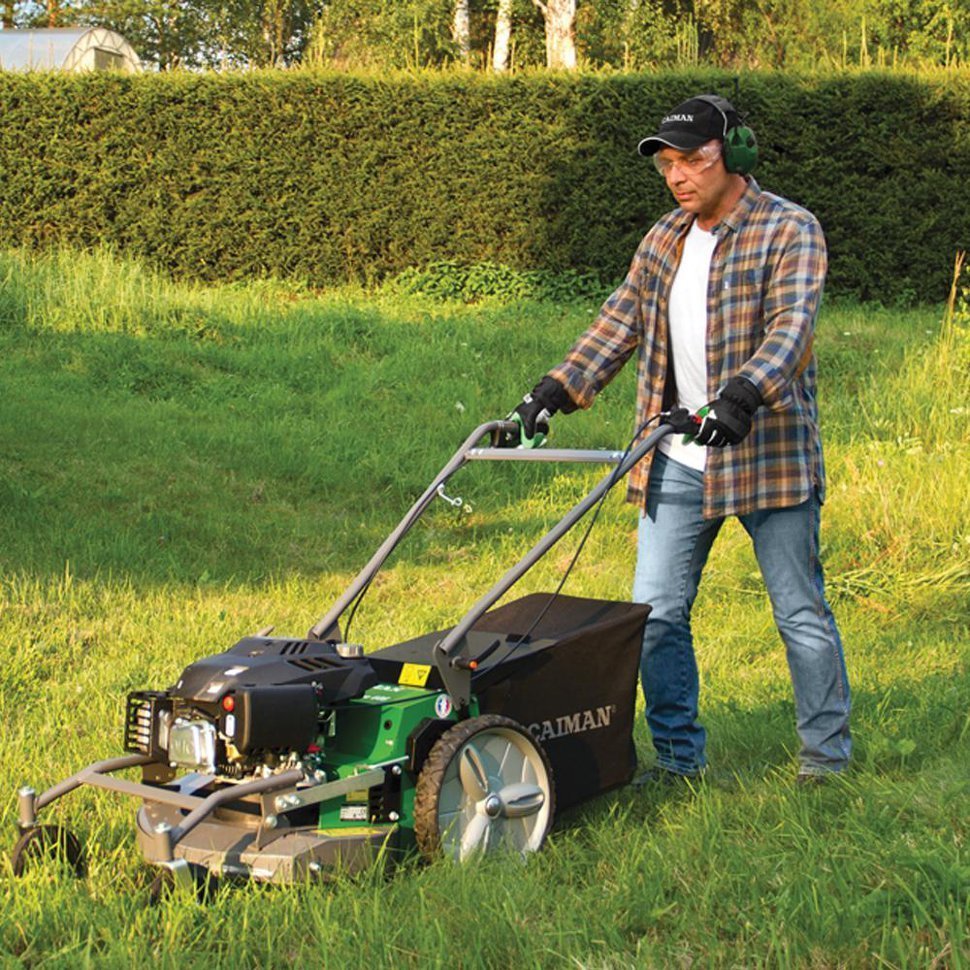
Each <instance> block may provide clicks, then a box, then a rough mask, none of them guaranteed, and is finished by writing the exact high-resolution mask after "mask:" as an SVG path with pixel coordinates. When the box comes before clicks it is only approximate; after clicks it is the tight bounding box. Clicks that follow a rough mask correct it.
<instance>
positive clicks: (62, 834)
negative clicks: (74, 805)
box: [10, 825, 84, 876]
mask: <svg viewBox="0 0 970 970" xmlns="http://www.w3.org/2000/svg"><path fill="white" fill-rule="evenodd" d="M41 861H45V862H53V863H60V864H61V865H63V866H65V867H66V868H68V869H69V870H70V872H71V873H72V874H73V875H75V876H83V875H84V856H83V853H82V852H81V843H80V842H79V841H78V839H77V836H76V835H74V833H73V832H70V831H68V830H67V829H66V828H63V827H62V826H60V825H37V826H34V828H31V829H27V831H26V832H24V833H23V835H21V836H20V838H19V839H17V844H16V845H15V846H14V847H13V851H12V852H11V853H10V864H11V866H12V868H13V874H14V875H15V876H22V875H23V874H24V873H25V872H26V871H27V869H28V868H29V867H30V866H32V865H34V864H35V863H37V862H41Z"/></svg>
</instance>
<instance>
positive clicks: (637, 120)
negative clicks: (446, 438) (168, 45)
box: [0, 71, 970, 301]
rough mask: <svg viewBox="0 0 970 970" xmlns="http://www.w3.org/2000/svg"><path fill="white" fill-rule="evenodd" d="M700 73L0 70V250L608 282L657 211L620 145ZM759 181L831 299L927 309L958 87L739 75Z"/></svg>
mask: <svg viewBox="0 0 970 970" xmlns="http://www.w3.org/2000/svg"><path fill="white" fill-rule="evenodd" d="M733 82H734V78H733V77H732V76H730V75H725V74H723V73H718V72H701V71H692V72H671V73H665V74H658V75H615V76H601V75H582V74H579V75H569V74H563V75H559V76H550V75H549V74H546V73H544V72H541V73H534V74H520V75H516V76H514V77H506V78H492V77H487V76H483V75H480V74H475V73H470V72H469V73H457V72H456V73H451V74H440V73H434V72H420V73H417V74H407V75H405V74H395V75H368V76H361V75H357V76H354V75H349V74H342V73H340V74H334V73H317V72H306V71H300V72H269V71H267V72H250V73H247V74H234V75H230V74H206V75H190V74H185V73H182V74H179V73H167V74H161V75H142V76H137V77H123V76H103V75H102V76H85V77H67V76H56V75H33V76H22V75H13V74H0V113H2V115H3V117H4V120H5V124H4V125H3V126H2V128H0V170H3V171H4V173H5V177H4V179H3V180H2V181H0V244H3V245H27V246H32V247H39V248H43V247H45V246H48V245H51V244H53V243H58V242H65V243H70V244H72V245H80V246H86V245H91V244H98V243H100V244H106V245H110V246H113V247H116V248H117V249H118V250H119V251H123V252H125V253H127V254H130V255H131V256H132V257H136V258H145V259H148V260H150V261H151V262H152V263H153V264H154V265H155V266H158V267H160V268H163V269H165V270H168V271H170V272H173V273H175V274H177V275H178V276H180V277H184V278H190V279H204V280H237V279H243V278H251V277H253V276H265V275H274V276H279V277H287V278H291V279H297V280H301V281H304V282H306V283H309V284H310V285H314V286H319V285H323V284H328V283H333V282H339V281H345V280H357V281H363V282H368V283H370V282H376V281H380V280H382V279H386V278H389V277H393V276H394V275H396V274H398V273H400V272H402V271H404V270H405V269H407V268H409V267H418V268H421V267H425V266H427V265H428V264H430V263H432V262H436V261H441V260H451V261H454V262H456V263H459V264H461V265H466V266H471V265H477V264H482V263H494V264H502V265H505V266H509V267H511V268H513V269H515V270H519V271H524V270H541V271H544V272H552V273H562V272H565V271H572V272H576V273H579V274H582V275H586V274H593V275H595V276H597V277H598V278H600V279H601V280H602V281H603V282H604V283H605V284H606V285H609V284H611V283H613V282H615V281H616V280H618V279H619V278H621V277H622V275H623V274H624V272H625V271H626V267H627V266H628V264H629V260H630V258H631V256H632V254H633V252H634V250H635V248H636V245H637V243H638V242H639V240H640V238H641V237H642V235H643V233H644V232H645V230H646V229H647V227H649V226H650V224H651V223H652V222H653V221H654V220H655V219H656V218H658V217H659V216H660V215H661V214H662V213H663V212H665V211H667V210H668V209H669V208H670V207H671V200H670V198H669V194H668V192H667V190H666V188H665V186H664V185H663V183H662V181H661V180H660V179H658V178H657V176H656V174H655V173H654V172H653V170H652V168H651V166H649V165H647V164H645V163H644V161H643V159H641V158H639V157H638V156H637V154H636V151H635V146H636V143H637V140H638V138H639V137H641V136H642V135H643V134H644V133H645V132H647V131H650V130H652V129H653V127H654V126H655V125H656V123H657V119H658V118H659V117H661V116H662V115H663V113H664V111H666V110H667V109H668V108H669V107H670V106H671V105H672V104H676V103H677V102H678V101H680V100H681V99H683V98H684V97H685V96H687V95H688V94H690V93H692V92H695V91H697V90H698V89H701V90H703V89H707V90H720V91H723V92H725V93H728V94H732V93H733V92H732V91H731V90H730V89H731V88H732V87H733ZM738 103H739V105H740V106H741V108H742V109H743V110H744V111H745V112H746V114H747V117H748V120H749V122H750V123H751V124H752V126H753V127H754V129H755V130H756V131H757V132H758V134H759V138H760V145H761V154H762V162H761V164H760V168H759V170H758V172H757V177H758V179H759V181H760V183H761V184H762V186H763V187H765V188H766V189H770V190H772V191H776V192H779V193H781V194H782V195H785V196H787V197H789V198H792V199H793V200H795V201H796V202H798V203H800V204H803V205H805V206H807V207H808V208H809V209H811V210H812V211H814V212H815V213H816V214H817V215H818V216H819V218H820V220H821V222H822V225H823V227H824V229H825V231H826V234H827V238H828V241H829V246H830V256H831V269H830V274H829V286H830V288H831V290H832V291H833V292H841V293H854V294H856V295H858V296H860V297H863V298H866V299H881V300H885V301H898V300H903V301H907V300H909V301H911V300H913V299H924V300H930V301H934V300H939V299H941V298H942V296H943V295H944V294H945V293H946V291H947V288H948V284H949V266H948V265H947V263H948V260H947V258H946V257H945V256H943V255H942V254H945V253H948V252H953V251H955V250H956V249H958V248H964V247H965V246H966V243H967V237H966V231H967V227H968V226H970V194H968V193H967V192H966V191H965V188H966V185H967V183H968V182H970V134H968V132H970V80H968V78H966V77H964V76H962V75H959V76H954V77H946V78H944V77H936V76H934V75H926V76H904V75H890V74H885V73H878V72H872V73H864V74H859V75H852V76H850V75H845V74H840V75H806V76H794V77H789V76H783V75H778V74H773V73H763V74H751V75H748V76H746V77H745V78H744V83H743V87H742V89H741V91H740V93H739V97H738Z"/></svg>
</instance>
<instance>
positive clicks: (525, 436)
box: [495, 376, 576, 448]
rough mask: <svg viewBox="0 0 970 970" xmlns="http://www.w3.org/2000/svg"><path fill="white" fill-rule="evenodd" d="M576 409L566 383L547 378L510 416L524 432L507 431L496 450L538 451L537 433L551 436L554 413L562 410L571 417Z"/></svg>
mask: <svg viewBox="0 0 970 970" xmlns="http://www.w3.org/2000/svg"><path fill="white" fill-rule="evenodd" d="M575 409H576V406H575V405H574V404H573V402H572V399H571V398H570V397H569V395H568V394H567V393H566V389H565V388H564V387H563V386H562V384H560V383H559V381H557V380H556V379H555V378H554V377H548V376H546V377H543V378H542V380H541V381H539V383H538V384H536V386H535V387H534V388H532V390H531V392H530V393H528V394H526V396H525V397H524V398H522V403H521V404H519V406H518V407H517V408H516V409H515V410H514V411H513V412H512V413H511V414H510V415H509V417H510V418H512V417H517V418H518V422H519V423H521V430H519V429H516V430H515V431H503V432H502V433H500V434H499V435H498V436H497V440H496V441H495V447H496V448H518V447H520V446H522V445H524V446H525V447H527V448H534V447H536V442H535V437H536V435H537V434H539V435H543V436H545V435H547V434H549V420H550V419H551V418H552V416H553V415H554V414H557V413H558V412H559V411H563V412H564V413H566V414H568V413H569V412H570V411H574V410H575ZM539 444H541V442H539Z"/></svg>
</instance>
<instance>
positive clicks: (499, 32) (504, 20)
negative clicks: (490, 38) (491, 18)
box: [492, 0, 512, 73]
mask: <svg viewBox="0 0 970 970" xmlns="http://www.w3.org/2000/svg"><path fill="white" fill-rule="evenodd" d="M511 41H512V0H498V8H497V9H496V11H495V43H494V45H493V46H492V70H493V71H497V72H498V73H502V72H503V71H507V70H508V69H509V47H510V46H511Z"/></svg>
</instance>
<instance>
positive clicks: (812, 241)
mask: <svg viewBox="0 0 970 970" xmlns="http://www.w3.org/2000/svg"><path fill="white" fill-rule="evenodd" d="M639 151H640V154H642V155H644V156H647V157H651V158H652V159H653V164H654V165H655V166H656V168H657V171H658V173H659V174H660V176H661V177H663V178H664V179H665V180H666V183H667V187H668V188H669V189H670V191H671V193H673V196H674V198H675V200H676V201H677V206H678V207H677V208H676V209H674V210H673V211H672V212H670V213H668V214H667V215H665V216H664V217H663V218H662V219H660V221H659V222H657V223H656V225H654V226H653V228H652V229H651V230H650V231H649V232H648V233H647V235H646V236H645V237H644V239H643V241H642V242H641V244H640V247H639V248H638V250H637V252H636V255H635V256H634V258H633V262H632V264H631V266H630V271H629V273H628V275H627V277H626V279H625V280H624V281H623V283H622V284H621V285H620V287H619V288H618V289H617V290H616V292H615V293H613V295H612V296H611V297H610V298H609V299H608V300H607V301H606V303H605V304H604V305H603V307H602V309H601V310H600V313H599V315H598V316H597V318H596V320H595V321H594V322H593V324H592V325H591V326H590V328H589V329H588V330H587V331H586V333H584V334H583V335H582V336H581V337H580V338H579V340H578V341H577V342H576V344H575V345H574V346H573V348H572V349H571V350H570V352H569V354H568V355H567V357H566V359H565V360H564V361H563V362H562V363H561V364H560V365H559V366H557V367H555V368H553V370H551V371H550V372H549V374H547V375H546V376H545V377H543V379H542V380H541V381H540V382H539V384H538V385H537V386H536V387H535V388H534V389H533V391H532V393H531V394H527V395H526V396H525V398H524V400H523V402H522V403H521V404H520V405H519V406H518V408H517V409H516V412H515V413H516V414H517V415H518V418H519V419H520V421H521V423H522V427H523V431H522V435H523V437H524V438H532V437H533V436H534V435H535V433H536V431H540V432H543V431H548V420H549V418H550V417H551V416H552V415H554V414H555V413H556V412H557V411H562V412H564V413H569V412H570V411H574V410H576V409H577V408H586V407H589V406H590V405H591V404H592V402H593V398H594V397H595V396H596V394H597V393H598V392H599V391H600V390H602V389H603V387H605V386H606V384H608V383H609V381H610V380H611V379H612V378H613V377H614V376H615V375H616V373H617V372H618V371H619V369H620V368H621V367H622V366H623V364H624V363H625V362H626V361H627V360H628V359H629V358H630V357H631V356H633V354H634V353H636V355H637V380H638V395H637V427H638V428H642V426H643V424H644V422H645V421H646V420H647V419H648V418H649V417H650V416H652V415H656V414H657V413H659V412H660V411H662V410H667V409H670V408H672V407H675V406H679V407H684V408H687V409H688V410H689V411H690V412H696V413H697V414H698V415H699V416H703V422H702V424H701V425H700V428H699V430H698V432H697V434H696V436H695V437H694V438H693V440H689V439H687V438H686V437H685V436H681V435H676V436H668V437H667V438H665V439H664V440H663V442H662V443H661V444H660V446H659V447H658V449H657V451H656V452H655V453H654V454H652V455H648V456H647V457H646V458H645V459H644V460H643V461H642V462H641V463H640V464H639V465H638V466H637V467H636V468H635V469H634V470H633V472H632V473H631V475H630V482H629V492H628V498H629V500H630V501H632V502H634V503H635V504H636V505H638V506H639V507H640V509H641V518H640V526H639V537H638V553H637V566H636V573H635V577H634V583H633V598H634V599H635V600H636V601H638V602H643V603H650V604H651V605H652V607H653V609H652V611H651V614H650V617H649V619H648V621H647V625H646V629H645V634H644V643H643V655H642V660H641V681H642V685H643V692H644V698H645V701H646V717H647V724H648V726H649V728H650V731H651V734H652V737H653V744H654V747H655V748H656V752H657V767H656V768H655V769H654V770H653V771H652V772H650V773H648V774H649V777H650V778H651V779H655V780H658V781H665V780H667V779H670V778H676V777H678V776H696V775H698V774H699V773H700V772H701V771H702V769H703V768H704V766H705V764H706V756H705V740H706V735H705V731H704V728H703V727H702V726H701V725H700V723H699V722H698V690H699V683H698V672H697V663H696V659H695V655H694V647H693V640H692V636H691V626H690V618H691V607H692V605H693V603H694V599H695V596H696V594H697V589H698V584H699V582H700V578H701V573H702V571H703V568H704V565H705V563H706V561H707V557H708V553H709V552H710V549H711V546H712V544H713V542H714V539H715V537H716V536H717V533H718V530H719V529H720V527H721V525H722V523H723V522H724V520H725V518H726V517H727V516H729V515H734V516H737V517H738V519H739V520H740V522H741V524H742V526H743V527H744V528H745V530H746V531H747V533H748V535H749V536H750V537H751V539H752V542H753V545H754V551H755V554H756V556H757V559H758V564H759V566H760V568H761V573H762V576H763V578H764V581H765V585H766V587H767V591H768V594H769V597H770V599H771V605H772V609H773V612H774V617H775V622H776V624H777V626H778V630H779V632H780V634H781V636H782V639H783V640H784V643H785V647H786V651H787V659H788V665H789V671H790V674H791V680H792V686H793V689H794V695H795V710H796V719H797V729H798V733H799V736H800V738H801V750H800V752H799V769H798V776H797V780H798V781H799V782H807V783H814V782H819V781H824V780H825V779H826V778H827V777H828V776H829V775H830V773H833V772H839V771H842V770H843V769H844V768H845V767H846V765H847V763H848V761H849V756H850V752H851V739H850V734H849V706H850V699H849V685H848V679H847V676H846V670H845V660H844V656H843V651H842V643H841V639H840V637H839V632H838V629H837V627H836V624H835V620H834V618H833V616H832V611H831V609H830V608H829V606H828V603H827V602H826V599H825V592H824V586H823V576H822V567H821V565H820V562H819V555H818V549H819V542H818V532H819V508H820V505H821V503H822V501H823V499H824V487H825V479H824V468H823V463H822V448H821V442H820V438H819V431H818V411H817V405H816V393H815V392H816V388H815V377H816V369H815V360H814V355H813V350H812V344H813V336H814V328H815V317H816V314H817V312H818V307H819V301H820V299H821V294H822V284H823V281H824V278H825V271H826V251H825V240H824V237H823V235H822V231H821V228H820V226H819V224H818V222H817V220H816V219H815V217H814V216H813V215H812V214H811V213H810V212H808V211H807V210H805V209H803V208H801V207H800V206H797V205H795V204H794V203H792V202H789V201H787V200H785V199H782V198H779V197H778V196H775V195H772V194H770V193H767V192H763V191H762V190H761V189H760V188H759V186H758V184H757V182H755V181H754V179H753V178H751V177H750V174H749V173H750V171H751V169H752V168H753V167H754V164H755V161H756V159H757V146H756V143H755V139H754V135H753V133H752V132H751V130H750V129H749V128H747V127H746V126H745V125H744V124H743V122H742V120H741V118H740V117H739V115H738V113H737V111H736V110H735V109H734V107H733V106H732V105H731V104H730V102H728V101H726V100H725V99H723V98H718V97H716V96H713V95H699V96H696V97H693V98H691V99H689V100H688V101H685V102H684V103H683V104H681V105H679V106H678V107H676V108H674V109H673V111H671V112H670V114H668V115H667V116H666V117H665V118H664V119H663V120H662V122H661V123H660V126H659V129H658V130H657V133H656V134H655V135H653V136H652V137H649V138H646V139H644V140H643V141H641V142H640V144H639ZM705 408H706V410H705ZM503 443H504V444H506V445H509V446H514V445H516V444H518V443H519V441H518V440H511V438H509V439H508V440H506V441H505V442H503Z"/></svg>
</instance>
